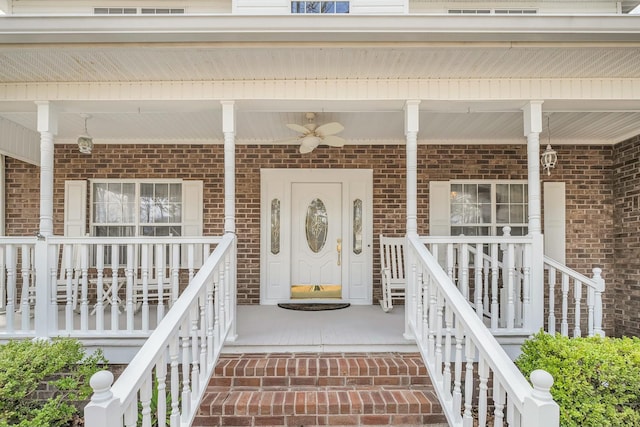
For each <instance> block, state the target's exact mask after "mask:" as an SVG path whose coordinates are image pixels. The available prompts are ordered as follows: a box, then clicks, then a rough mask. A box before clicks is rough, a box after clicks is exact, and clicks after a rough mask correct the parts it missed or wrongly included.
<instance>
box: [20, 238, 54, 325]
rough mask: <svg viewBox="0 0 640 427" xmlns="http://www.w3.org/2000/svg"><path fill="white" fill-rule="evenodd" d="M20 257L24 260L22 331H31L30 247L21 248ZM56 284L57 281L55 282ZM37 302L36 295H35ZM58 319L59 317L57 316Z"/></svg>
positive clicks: (22, 273)
mask: <svg viewBox="0 0 640 427" xmlns="http://www.w3.org/2000/svg"><path fill="white" fill-rule="evenodd" d="M20 255H21V258H22V262H21V263H20V264H21V269H20V273H21V276H22V298H21V304H20V305H21V307H20V310H21V311H22V325H21V326H22V330H23V331H26V330H28V329H29V323H30V320H29V319H30V318H31V303H30V301H29V300H30V299H31V290H32V289H31V286H30V284H31V281H30V273H31V271H30V270H31V256H30V255H31V254H30V249H29V246H27V245H22V246H21V248H20ZM53 283H55V281H54V282H53ZM33 297H34V301H35V295H33ZM56 318H57V316H56Z"/></svg>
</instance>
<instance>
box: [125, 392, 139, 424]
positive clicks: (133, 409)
mask: <svg viewBox="0 0 640 427" xmlns="http://www.w3.org/2000/svg"><path fill="white" fill-rule="evenodd" d="M137 424H138V400H137V399H136V400H134V401H133V402H131V403H130V404H129V406H128V407H127V408H126V409H125V411H124V425H125V426H126V427H136V425H137Z"/></svg>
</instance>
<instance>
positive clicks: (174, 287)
mask: <svg viewBox="0 0 640 427" xmlns="http://www.w3.org/2000/svg"><path fill="white" fill-rule="evenodd" d="M171 255H172V258H171V305H173V303H174V302H176V300H177V299H178V296H179V295H180V245H179V244H173V245H171Z"/></svg>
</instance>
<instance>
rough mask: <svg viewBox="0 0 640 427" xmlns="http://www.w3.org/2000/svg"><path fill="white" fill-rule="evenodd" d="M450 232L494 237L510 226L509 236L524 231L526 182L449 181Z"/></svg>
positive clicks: (527, 207) (518, 234) (526, 222)
mask: <svg viewBox="0 0 640 427" xmlns="http://www.w3.org/2000/svg"><path fill="white" fill-rule="evenodd" d="M450 203H451V211H450V212H451V235H452V236H458V235H461V234H464V235H465V236H496V235H502V228H503V227H505V226H510V227H511V235H512V236H524V235H526V234H527V232H528V227H527V226H528V217H529V206H528V186H527V184H526V182H518V181H509V182H486V181H480V182H455V181H453V182H451V191H450Z"/></svg>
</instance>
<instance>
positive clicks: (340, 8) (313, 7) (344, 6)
mask: <svg viewBox="0 0 640 427" xmlns="http://www.w3.org/2000/svg"><path fill="white" fill-rule="evenodd" d="M291 13H324V14H335V13H349V2H348V1H292V2H291Z"/></svg>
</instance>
